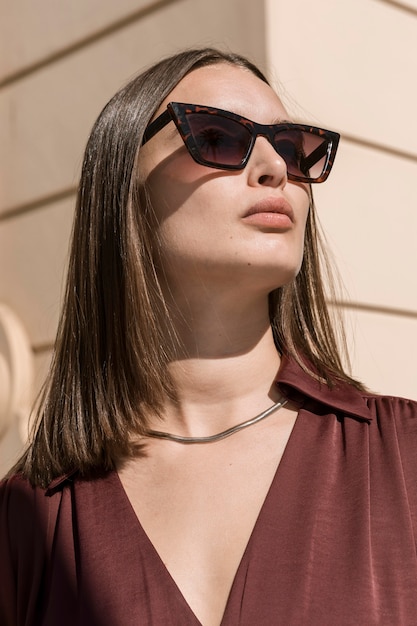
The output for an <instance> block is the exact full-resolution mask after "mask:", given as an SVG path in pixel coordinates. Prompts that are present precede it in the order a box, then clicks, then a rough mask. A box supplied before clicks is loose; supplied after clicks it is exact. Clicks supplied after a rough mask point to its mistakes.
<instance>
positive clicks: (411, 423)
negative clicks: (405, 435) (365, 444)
mask: <svg viewBox="0 0 417 626" xmlns="http://www.w3.org/2000/svg"><path fill="white" fill-rule="evenodd" d="M363 398H364V400H365V402H366V404H367V406H368V408H369V410H370V414H371V416H372V417H373V418H374V419H375V421H376V422H377V423H378V424H380V423H383V422H387V421H393V422H394V423H395V424H396V426H397V427H398V429H399V430H400V431H401V430H406V431H409V430H410V429H411V431H413V430H415V431H417V401H415V400H411V399H408V398H402V397H396V396H389V395H378V394H373V393H364V394H363Z"/></svg>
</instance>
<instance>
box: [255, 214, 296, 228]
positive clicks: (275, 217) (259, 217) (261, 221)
mask: <svg viewBox="0 0 417 626" xmlns="http://www.w3.org/2000/svg"><path fill="white" fill-rule="evenodd" d="M243 221H244V222H246V223H247V224H252V225H253V226H263V227H266V228H274V229H275V230H288V229H289V228H291V227H292V226H293V223H292V221H291V219H290V218H289V217H288V215H285V214H284V213H252V214H251V215H247V216H246V217H244V218H243Z"/></svg>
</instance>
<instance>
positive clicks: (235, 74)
mask: <svg viewBox="0 0 417 626" xmlns="http://www.w3.org/2000/svg"><path fill="white" fill-rule="evenodd" d="M175 100H177V101H179V102H192V103H197V104H206V105H210V106H216V107H219V108H224V109H227V110H230V111H233V112H235V113H238V114H241V115H244V116H245V117H248V118H249V119H254V120H255V121H257V122H261V123H265V124H266V123H273V122H276V121H282V120H287V119H288V117H289V116H288V113H287V112H286V111H285V109H284V107H283V105H282V103H281V101H280V100H279V98H278V97H277V95H276V94H275V92H274V91H273V90H272V89H271V88H270V87H269V86H268V85H266V84H265V83H264V82H263V81H261V80H259V79H258V78H257V77H255V76H254V75H253V74H252V73H251V72H249V71H247V70H244V69H241V68H236V67H233V66H230V65H225V64H220V65H217V66H209V67H205V68H200V69H198V70H196V71H194V72H192V73H190V74H189V75H188V76H186V77H185V78H184V79H183V80H182V81H181V82H180V83H179V85H178V86H177V87H175V89H174V90H173V91H172V92H171V93H170V94H169V96H168V98H167V99H166V100H165V101H164V102H163V103H162V105H161V107H160V108H159V110H158V111H157V113H156V115H158V114H159V113H160V112H161V111H163V110H164V109H165V107H166V104H167V103H168V102H169V101H175ZM140 178H141V180H143V181H146V183H147V186H148V189H149V192H150V197H151V201H152V204H153V206H154V209H155V212H156V217H157V221H158V225H157V226H156V232H157V237H158V239H159V241H160V260H158V261H157V263H158V265H160V272H159V273H160V277H161V280H162V282H163V284H164V286H165V293H166V298H167V300H168V302H171V304H172V308H173V311H174V315H175V317H176V319H177V320H178V325H179V332H180V334H181V338H182V341H183V343H184V345H185V347H186V352H187V354H186V355H185V356H186V357H187V358H186V359H181V367H180V368H179V370H178V371H179V379H178V388H179V393H180V394H181V393H182V391H183V390H184V396H185V397H186V398H187V402H190V401H191V402H192V403H193V404H194V402H197V403H198V402H199V399H198V397H196V396H198V395H200V391H201V400H203V404H204V405H205V407H206V406H207V392H209V393H210V398H212V399H213V401H214V397H213V394H212V392H211V389H210V387H211V386H212V385H213V386H215V387H216V389H218V390H219V392H220V393H221V396H222V400H221V402H222V403H223V402H224V395H225V394H226V398H227V399H228V400H229V399H230V397H231V396H232V397H233V396H235V395H237V396H238V397H241V393H242V389H241V385H240V382H239V384H238V385H237V388H236V389H234V385H233V383H231V381H229V377H228V376H227V378H226V377H225V376H224V372H222V371H221V370H223V369H224V368H225V369H226V372H227V370H228V368H229V367H231V368H233V371H234V372H236V373H237V370H236V368H239V370H241V371H240V372H239V374H241V375H244V373H245V372H247V371H248V368H249V367H250V369H251V371H252V376H253V378H252V380H253V382H254V387H255V388H256V389H257V390H259V385H262V382H261V381H262V380H264V381H265V380H268V381H269V385H267V384H266V382H264V383H263V385H262V386H263V387H264V391H265V392H266V393H269V386H270V383H271V381H272V380H273V379H274V376H275V374H276V370H277V367H278V365H279V355H278V354H277V351H276V349H275V346H274V345H273V341H272V336H271V333H270V330H269V317H268V293H269V292H270V291H271V290H272V289H275V288H276V287H279V286H281V285H283V284H285V283H287V282H288V281H290V280H291V279H292V278H293V277H294V276H295V274H296V273H297V272H298V270H299V268H300V264H301V261H302V254H303V242H304V230H305V223H306V218H307V214H308V207H309V195H308V188H307V187H306V186H305V185H301V184H294V183H291V182H288V180H287V172H286V166H285V163H284V161H283V159H282V158H281V157H280V156H279V155H278V154H277V153H276V151H275V150H274V149H273V148H272V146H271V145H270V144H269V142H268V141H267V140H266V139H265V138H263V137H259V138H258V139H257V141H256V144H255V147H254V150H253V152H252V154H251V157H250V159H249V163H248V165H247V166H246V168H245V169H244V170H242V171H238V172H230V171H229V172H226V171H221V170H216V169H213V168H209V167H206V166H202V165H199V164H197V163H195V162H194V161H193V159H192V158H191V156H190V155H189V154H188V152H187V150H186V148H185V146H184V144H183V142H182V140H181V138H180V136H179V134H178V131H177V130H176V127H175V125H174V123H173V122H171V123H170V124H168V126H166V127H165V128H164V129H163V130H162V131H160V132H159V133H158V134H157V135H156V136H155V137H153V138H152V140H151V141H149V142H148V143H147V144H146V145H145V146H144V148H143V149H142V151H141V158H140ZM269 198H273V199H277V198H284V199H285V200H286V201H287V202H288V203H289V205H290V206H291V209H292V211H293V222H292V223H290V225H289V226H288V227H287V228H283V229H281V230H280V229H276V228H274V227H268V226H267V225H265V224H259V223H258V222H257V221H256V220H255V221H251V219H252V220H253V217H252V218H247V217H245V215H246V214H247V212H248V210H249V209H250V208H251V207H253V206H254V205H256V203H258V202H260V201H264V200H266V199H269ZM177 312H178V314H177ZM181 320H185V323H181ZM264 350H266V353H265V352H264ZM258 351H259V352H258ZM258 355H259V356H258ZM224 357H228V358H227V359H224V361H223V362H221V360H222V359H223V358H224ZM258 360H259V362H260V363H262V366H261V367H262V373H261V374H260V375H259V376H258V375H257V373H256V369H257V368H256V363H257V362H258ZM267 363H271V367H270V369H269V368H268V372H266V371H265V367H266V364H267ZM212 365H213V368H212V367H211V366H212ZM254 367H255V370H254ZM184 368H187V373H186V375H185V377H183V376H182V373H181V372H183V371H184ZM176 371H177V370H176V364H173V367H172V373H173V375H174V376H176ZM200 371H201V379H200V380H199V378H200ZM217 377H218V380H216V379H217ZM226 381H227V382H226ZM188 382H189V383H190V388H189V389H187V388H186V387H188V384H187V383H188ZM184 385H186V387H185V388H184V387H183V386H184ZM219 385H220V386H219ZM225 386H226V387H227V389H225ZM261 404H262V403H261ZM264 404H265V402H264V403H263V405H262V406H264ZM222 412H223V411H222ZM193 415H195V407H193ZM194 419H195V418H194ZM194 434H196V433H195V432H194ZM197 434H201V433H197Z"/></svg>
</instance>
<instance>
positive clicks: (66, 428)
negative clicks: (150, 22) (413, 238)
mask: <svg viewBox="0 0 417 626" xmlns="http://www.w3.org/2000/svg"><path fill="white" fill-rule="evenodd" d="M184 103H185V104H184ZM251 120H254V122H253V121H251ZM338 138H339V137H338V135H337V134H336V133H332V132H330V131H325V130H321V129H316V128H312V127H309V126H301V125H295V124H292V123H291V122H289V121H288V114H287V113H286V111H285V109H284V107H283V105H282V103H281V101H280V100H279V98H278V96H277V95H276V94H275V93H274V91H273V90H272V89H271V87H270V86H269V85H268V83H267V81H266V79H265V77H264V76H263V75H262V74H261V73H260V71H259V70H258V69H257V68H256V67H254V66H253V65H252V64H251V63H249V62H248V61H247V60H245V59H243V58H242V57H239V56H236V55H232V54H224V53H222V52H219V51H216V50H212V49H203V50H191V51H186V52H184V53H181V54H178V55H176V56H174V57H171V58H169V59H167V60H164V61H162V62H161V63H159V64H158V65H156V66H154V67H152V68H151V69H150V70H148V71H147V72H145V73H144V74H142V75H141V76H139V77H138V78H135V79H134V80H133V81H132V82H131V83H129V84H128V85H127V86H126V87H125V88H123V89H122V90H121V91H120V92H119V93H118V94H116V95H115V96H114V98H113V99H112V100H111V101H110V102H109V104H108V105H107V106H106V107H105V109H104V111H103V112H102V114H101V115H100V117H99V119H98V121H97V122H96V125H95V127H94V128H93V131H92V133H91V136H90V140H89V143H88V145H87V149H86V155H85V160H84V166H83V173H82V178H81V184H80V189H79V194H78V201H77V211H76V218H75V225H74V232H73V244H72V254H71V260H70V268H69V275H68V282H67V292H66V299H65V304H64V307H63V313H62V319H61V322H60V327H59V332H58V338H57V344H56V351H55V356H54V360H53V364H52V368H51V372H50V375H49V378H48V381H47V384H46V387H45V391H44V394H43V398H42V402H41V407H40V409H39V415H38V423H37V428H36V432H35V434H34V436H33V439H32V442H31V443H30V445H29V448H28V450H27V452H26V453H25V455H24V456H23V457H22V459H21V460H20V461H19V462H18V464H17V465H16V466H15V468H14V469H13V470H12V471H11V473H10V475H9V477H8V479H7V481H5V482H4V483H3V486H2V489H1V498H2V513H1V527H0V533H1V555H2V559H1V564H0V573H1V580H2V581H4V584H2V587H1V591H0V594H1V600H0V618H1V623H2V624H5V625H7V626H11V625H15V624H19V625H20V624H25V625H28V624H42V625H43V626H45V625H50V624H58V623H59V624H60V625H66V624H68V625H69V624H71V625H74V624H86V625H87V624H88V625H89V626H91V625H95V624H97V625H98V624H100V625H103V624H104V625H106V624H109V625H112V626H113V625H114V626H116V625H119V624H120V625H123V626H128V625H130V624H132V625H133V624H135V625H138V624H141V625H142V624H156V625H159V624H161V625H164V626H165V625H167V624H175V625H181V626H182V625H196V624H203V625H204V626H212V625H219V624H220V623H221V624H223V625H228V626H230V625H237V624H245V625H248V626H249V625H250V626H253V624H262V625H271V624H282V625H286V626H287V625H293V624H296V625H301V624H302V625H304V624H309V625H320V626H323V625H325V624H329V625H330V624H331V625H334V624H338V625H347V624H352V625H353V624H354V625H355V626H357V624H367V625H371V624H387V625H388V624H389V625H390V626H392V624H396V625H405V624H414V623H415V619H416V616H417V559H416V551H415V526H414V525H415V524H416V523H417V489H416V481H415V480H414V472H415V465H416V463H415V461H414V459H415V453H414V450H415V439H416V435H415V434H414V435H413V431H414V432H415V429H416V427H415V426H414V424H415V423H417V421H416V420H415V419H414V420H413V418H416V417H417V407H416V404H415V403H412V402H410V401H406V400H402V399H393V398H384V397H377V396H374V395H372V394H368V393H366V392H365V391H364V389H363V388H362V386H361V385H360V384H359V383H358V382H356V381H354V380H352V379H351V378H350V377H349V375H348V374H346V373H345V372H344V370H343V367H342V360H341V358H340V356H339V353H338V350H337V347H336V339H335V333H334V332H333V330H332V326H331V322H330V318H329V315H328V312H327V309H326V304H325V297H324V290H323V283H322V279H321V276H320V268H319V251H318V235H317V232H316V228H315V218H314V207H313V202H312V196H311V188H310V185H311V184H312V183H319V182H323V181H324V180H325V178H326V177H327V176H328V174H329V172H330V169H331V165H332V163H333V159H334V157H335V153H336V149H337V143H338ZM254 418H256V419H254ZM284 451H285V452H284Z"/></svg>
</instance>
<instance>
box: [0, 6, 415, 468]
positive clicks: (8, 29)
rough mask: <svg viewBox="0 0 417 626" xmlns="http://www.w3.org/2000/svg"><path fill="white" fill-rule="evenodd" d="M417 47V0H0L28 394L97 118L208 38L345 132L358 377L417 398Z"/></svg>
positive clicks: (11, 432)
mask: <svg viewBox="0 0 417 626" xmlns="http://www.w3.org/2000/svg"><path fill="white" fill-rule="evenodd" d="M264 9H265V15H264V11H263V10H264ZM416 42H417V0H414V1H413V0H409V1H407V2H389V1H387V0H384V1H383V0H349V2H347V1H346V2H335V1H334V0H317V1H316V2H314V3H310V2H306V1H305V0H291V2H282V1H280V0H265V2H261V1H260V2H254V0H227V1H226V2H225V1H224V0H223V1H220V0H210V2H207V1H206V0H162V1H159V2H157V1H153V2H152V1H151V0H148V1H145V0H118V2H113V0H72V2H69V3H61V2H56V1H55V0H37V2H32V0H14V1H13V2H9V1H8V0H0V172H1V184H0V304H5V305H7V306H8V307H9V308H10V310H11V311H12V312H14V314H15V315H16V316H17V318H18V320H20V322H21V323H22V325H23V329H24V331H25V333H26V336H27V343H28V346H29V348H30V354H31V355H32V357H33V362H34V366H35V367H34V376H35V383H34V385H33V389H32V395H34V393H35V391H36V389H38V388H39V386H40V383H41V381H42V379H43V377H44V374H45V371H46V368H47V366H48V363H49V358H50V354H51V347H52V342H53V337H54V334H55V329H56V323H57V318H58V311H59V301H60V294H61V289H62V278H63V272H64V267H65V262H66V255H67V245H68V238H69V233H70V228H71V221H72V212H73V203H74V194H75V186H76V181H77V177H78V172H79V167H80V161H81V158H82V152H83V148H84V144H85V141H86V138H87V135H88V132H89V129H90V127H91V125H92V123H93V121H94V119H95V118H96V116H97V114H98V113H99V111H100V109H101V108H102V106H103V105H104V103H105V102H106V101H107V100H108V98H109V97H110V96H111V95H112V94H113V93H114V92H115V91H116V90H117V88H118V87H119V86H120V85H121V84H123V83H124V82H126V81H127V80H128V79H129V77H130V76H132V74H134V73H136V72H137V71H138V70H140V69H141V68H143V67H144V66H146V65H148V64H149V63H151V62H153V61H155V60H156V59H158V58H160V57H161V56H162V55H164V54H168V53H171V52H173V51H176V50H178V49H180V48H183V47H184V46H190V45H210V44H213V45H221V46H226V47H230V48H232V49H234V50H237V51H240V52H242V53H244V54H246V55H249V56H251V57H252V58H253V59H254V60H255V61H256V62H258V63H260V64H261V65H264V62H265V61H268V64H269V65H270V68H271V71H273V72H274V73H275V74H276V75H277V76H279V77H280V79H281V81H282V84H283V86H284V87H285V90H286V91H287V94H288V98H289V99H291V95H292V97H293V100H295V101H297V102H298V103H299V106H298V107H296V106H295V105H294V103H293V105H294V106H293V108H294V109H295V111H296V114H297V115H298V117H300V118H303V119H308V120H312V121H314V122H317V123H318V124H323V125H327V126H328V127H330V128H334V129H339V130H340V131H341V132H342V133H343V135H344V139H343V141H342V145H341V150H340V154H339V156H338V159H337V163H336V166H335V169H334V173H333V174H332V177H331V179H330V180H329V182H328V183H327V184H326V185H323V186H322V187H321V188H318V189H317V193H316V199H317V204H318V206H319V210H320V215H321V218H322V222H323V224H324V226H325V229H326V231H327V232H328V235H329V240H330V243H331V245H332V247H333V250H334V252H335V256H336V259H337V261H338V264H339V265H340V267H341V270H342V274H343V278H344V281H345V283H346V285H347V287H348V290H349V292H350V297H351V304H350V305H349V308H346V313H347V318H348V328H349V337H350V343H351V346H352V353H353V356H354V373H355V374H356V375H357V376H359V377H361V378H362V379H363V380H364V381H365V382H366V383H367V384H368V385H369V386H371V387H373V388H374V389H376V390H381V391H386V392H389V393H397V394H400V395H408V396H414V397H417V380H416V378H417V377H416V367H415V365H414V362H413V361H414V358H413V355H414V354H415V353H416V352H417V332H416V331H417V289H416V287H417V284H416V277H415V268H416V260H417V258H416V246H415V243H414V242H415V239H416V225H417V224H416V215H417V211H416V208H417V207H416V199H415V197H416V194H415V192H414V189H413V180H414V178H415V177H416V176H417V116H416V114H415V111H416V110H417V107H416V104H417V103H416V100H417V89H416V79H415V76H416V58H417V54H416V52H417V49H416V45H417V44H416ZM301 105H302V107H303V108H301ZM403 120H404V121H405V122H406V123H403ZM400 122H401V125H400ZM0 322H1V320H0ZM0 330H1V329H0ZM0 344H1V333H0ZM0 348H1V345H0ZM0 356H1V355H0ZM0 366H1V361H0ZM1 371H2V370H1V368H0V375H1ZM1 382H2V381H1V380H0V406H1V389H2V387H1ZM21 445H22V435H21V431H20V430H19V428H18V420H17V419H16V420H15V421H14V423H13V424H12V426H10V427H9V428H7V429H6V428H4V429H3V430H2V424H1V423H0V473H2V471H3V470H4V469H5V468H6V467H7V466H8V465H9V464H10V462H11V459H12V458H13V457H14V456H15V455H16V454H17V452H18V450H19V449H20V447H21Z"/></svg>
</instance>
